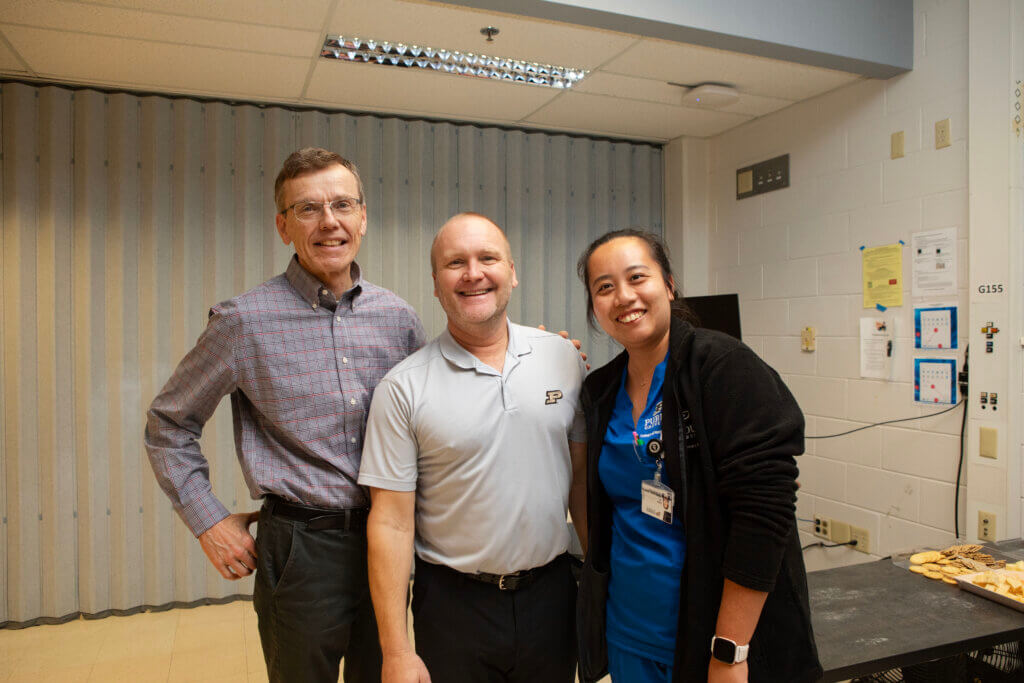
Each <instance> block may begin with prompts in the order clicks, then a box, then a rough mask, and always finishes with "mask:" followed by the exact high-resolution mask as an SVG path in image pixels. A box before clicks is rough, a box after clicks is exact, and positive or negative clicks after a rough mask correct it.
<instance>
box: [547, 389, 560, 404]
mask: <svg viewBox="0 0 1024 683" xmlns="http://www.w3.org/2000/svg"><path fill="white" fill-rule="evenodd" d="M547 395H548V398H547V400H546V401H544V405H546V406H550V405H553V404H555V403H558V399H560V398H562V392H561V391H559V390H558V389H555V390H553V391H549V392H547Z"/></svg>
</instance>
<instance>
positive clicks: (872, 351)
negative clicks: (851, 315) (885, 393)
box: [860, 318, 892, 379]
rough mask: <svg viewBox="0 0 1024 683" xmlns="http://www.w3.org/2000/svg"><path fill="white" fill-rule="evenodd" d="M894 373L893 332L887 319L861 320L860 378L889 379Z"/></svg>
mask: <svg viewBox="0 0 1024 683" xmlns="http://www.w3.org/2000/svg"><path fill="white" fill-rule="evenodd" d="M891 371H892V330H891V329H890V323H889V321H887V320H886V319H885V318H861V319H860V376H861V377H868V378H870V379H889V375H890V373H891Z"/></svg>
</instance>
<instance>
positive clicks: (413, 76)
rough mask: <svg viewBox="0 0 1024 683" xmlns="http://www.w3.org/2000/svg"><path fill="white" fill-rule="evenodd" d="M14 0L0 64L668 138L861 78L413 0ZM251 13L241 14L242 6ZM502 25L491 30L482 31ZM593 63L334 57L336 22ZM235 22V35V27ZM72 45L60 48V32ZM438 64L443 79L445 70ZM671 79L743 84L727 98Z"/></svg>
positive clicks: (168, 88) (41, 74) (55, 75)
mask: <svg viewBox="0 0 1024 683" xmlns="http://www.w3.org/2000/svg"><path fill="white" fill-rule="evenodd" d="M286 4H287V5H288V7H287V10H285V9H283V7H282V3H281V2H280V1H279V0H222V1H220V2H214V3H209V2H204V1H203V0H9V2H7V3H3V4H2V6H0V32H2V34H3V36H4V37H6V38H7V39H8V40H9V41H10V48H13V52H12V50H11V49H9V47H8V46H7V45H6V44H5V43H4V41H3V40H0V74H8V75H18V74H21V75H24V74H25V73H26V72H25V66H24V64H23V63H22V60H24V62H25V63H27V64H28V67H29V69H30V72H29V74H30V75H31V76H32V77H37V78H44V79H52V80H55V81H60V82H72V83H81V84H85V85H99V86H102V87H113V88H118V87H120V88H130V89H139V90H156V91H165V92H171V93H176V94H177V93H181V94H194V95H202V96H209V97H228V98H249V99H254V100H263V101H272V102H280V103H284V104H289V103H292V104H310V105H315V106H324V107H337V108H342V109H353V110H363V111H374V112H381V113H388V112H390V113H395V114H400V115H410V116H428V117H438V118H451V119H456V120H470V121H480V122H482V123H495V124H504V125H519V126H527V127H529V126H539V127H542V128H548V129H557V130H565V131H571V132H579V133H588V134H597V135H611V136H622V137H629V138H636V139H648V140H657V141H664V140H669V139H672V138H675V137H678V136H680V135H691V136H697V137H706V136H710V135H715V134H717V133H720V132H722V131H724V130H727V129H729V128H731V127H733V126H736V125H738V124H740V123H742V122H744V121H747V120H750V119H751V118H752V117H757V116H762V115H764V114H767V113H770V112H772V111H776V110H778V109H781V108H783V107H786V106H788V105H789V104H791V103H793V102H794V101H798V100H799V99H804V98H807V97H811V96H814V95H817V94H820V93H821V92H825V91H827V90H831V89H834V88H835V87H838V86H839V85H842V84H844V83H846V82H849V81H852V80H856V79H857V78H858V77H857V76H855V75H853V74H847V73H842V72H836V71H829V70H826V69H818V68H814V67H807V66H803V65H795V64H790V63H787V62H780V61H777V60H771V59H765V58H761V57H753V56H749V55H741V54H737V53H731V52H726V51H722V50H716V49H713V48H706V47H698V46H692V45H679V44H675V43H668V42H665V41H660V40H654V39H646V38H644V39H641V38H639V37H637V36H633V35H627V34H620V33H614V32H609V31H603V30H597V29H589V28H581V27H575V26H568V25H563V24H557V23H554V22H549V21H539V20H534V19H524V18H521V17H516V16H511V15H503V14H496V13H491V12H484V11H480V10H473V9H466V8H463V7H458V8H456V7H453V6H449V5H441V4H438V3H427V2H408V1H406V0H378V1H376V2H370V1H368V0H291V1H290V2H289V3H286ZM238 18H240V19H241V20H240V21H239V20H238ZM488 24H493V25H496V26H499V27H500V28H501V33H500V34H499V36H498V37H497V38H496V39H495V41H494V42H493V43H487V42H486V41H485V39H484V38H483V36H481V35H480V34H479V29H480V27H481V26H484V25H488ZM324 28H326V31H327V32H329V33H340V34H342V35H353V36H355V35H359V36H360V37H372V38H376V39H379V40H394V41H403V42H406V43H409V44H411V43H419V44H429V45H431V46H438V47H445V48H448V49H459V50H461V51H467V52H476V53H484V52H486V53H487V54H493V55H495V56H509V57H517V58H527V59H530V60H532V61H540V62H546V63H551V64H559V65H564V66H578V67H583V68H588V69H592V71H591V73H590V74H589V76H588V77H587V78H586V79H584V81H583V82H582V83H581V84H579V85H578V86H577V88H575V89H574V90H573V91H568V92H566V91H553V90H549V89H547V88H540V87H534V86H525V85H521V84H514V85H510V84H504V83H495V82H489V81H486V80H483V79H472V78H467V77H463V76H452V75H448V74H440V73H435V72H421V71H419V70H414V69H396V68H380V67H375V66H370V65H362V64H350V63H345V62H334V61H330V60H322V59H320V58H319V57H318V55H319V50H320V41H321V40H322V37H323V36H322V34H323V30H324ZM224 36H230V39H228V40H225V38H224ZM55 45H57V46H60V49H54V47H53V46H55ZM437 79H441V80H437ZM668 81H674V82H700V81H724V82H732V83H735V84H736V85H737V87H738V89H739V90H740V92H741V94H742V98H741V100H740V101H739V102H737V103H736V104H734V105H731V106H730V107H728V108H726V109H723V110H721V111H709V110H705V109H696V108H691V107H684V106H681V104H680V102H681V96H682V89H681V88H679V87H677V86H672V85H668Z"/></svg>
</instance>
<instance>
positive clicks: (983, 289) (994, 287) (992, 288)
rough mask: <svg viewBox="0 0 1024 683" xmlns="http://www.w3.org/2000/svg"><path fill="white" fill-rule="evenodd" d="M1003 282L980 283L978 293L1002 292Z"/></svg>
mask: <svg viewBox="0 0 1024 683" xmlns="http://www.w3.org/2000/svg"><path fill="white" fill-rule="evenodd" d="M1002 293H1003V283H1002V282H996V283H993V284H988V285H978V294H1002Z"/></svg>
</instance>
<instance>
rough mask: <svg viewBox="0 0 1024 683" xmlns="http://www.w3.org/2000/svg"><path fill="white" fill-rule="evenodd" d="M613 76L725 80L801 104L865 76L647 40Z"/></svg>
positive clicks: (616, 64) (621, 60)
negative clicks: (807, 99) (799, 101)
mask: <svg viewBox="0 0 1024 683" xmlns="http://www.w3.org/2000/svg"><path fill="white" fill-rule="evenodd" d="M604 70H605V71H608V72H610V73H618V74H623V75H626V76H641V77H645V78H655V79H658V80H663V81H671V82H674V83H685V84H688V85H689V84H696V83H703V82H708V81H710V82H719V83H729V84H731V85H734V86H735V87H736V88H737V89H738V90H739V91H740V93H742V94H748V93H749V94H751V95H760V96H762V97H772V98H778V99H785V100H790V101H797V100H801V99H806V98H808V97H813V96H814V95H818V94H821V93H823V92H827V91H828V90H832V89H834V88H837V87H839V86H840V85H843V84H844V83H849V82H852V81H854V80H857V79H858V78H859V76H857V75H855V74H849V73H845V72H842V71H833V70H830V69H822V68H817V67H812V66H806V65H803V64H793V63H791V62H783V61H779V60H775V59H767V58H765V57H756V56H753V55H744V54H739V53H736V52H728V51H725V50H716V49H714V48H709V47H701V46H697V45H683V44H679V43H669V42H667V41H663V40H656V39H653V38H645V39H643V40H641V41H639V42H638V43H637V44H636V45H634V46H632V47H631V48H629V49H628V50H626V51H625V52H624V53H623V54H621V55H619V56H618V57H617V58H616V59H614V60H612V61H611V62H610V63H608V64H606V65H605V66H604Z"/></svg>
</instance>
